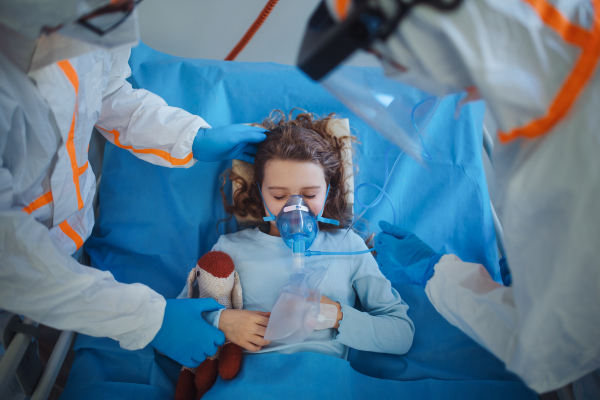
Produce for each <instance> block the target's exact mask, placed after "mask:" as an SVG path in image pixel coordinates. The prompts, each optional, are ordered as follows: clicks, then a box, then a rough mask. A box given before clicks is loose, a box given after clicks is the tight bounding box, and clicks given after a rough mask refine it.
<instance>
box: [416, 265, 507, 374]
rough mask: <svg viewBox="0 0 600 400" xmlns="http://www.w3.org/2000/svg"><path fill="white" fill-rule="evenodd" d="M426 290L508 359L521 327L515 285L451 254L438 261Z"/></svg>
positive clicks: (456, 321)
mask: <svg viewBox="0 0 600 400" xmlns="http://www.w3.org/2000/svg"><path fill="white" fill-rule="evenodd" d="M425 293H427V296H428V297H429V300H430V301H431V303H432V304H433V306H434V307H435V309H436V310H437V311H438V312H439V313H440V314H442V316H443V317H444V318H446V319H447V320H448V322H450V323H451V324H452V325H454V326H456V327H458V328H460V329H461V330H462V331H463V332H465V333H466V334H467V335H469V336H470V337H471V338H472V339H473V340H475V341H476V342H477V343H479V344H480V345H482V346H483V347H485V348H486V349H488V350H489V351H491V352H492V353H493V354H494V355H495V356H496V357H498V358H499V359H501V360H502V361H504V362H506V359H507V351H508V347H509V341H510V339H511V337H512V335H513V334H514V333H515V331H516V327H517V313H516V308H515V303H514V299H513V294H512V288H509V287H505V286H502V285H500V284H499V283H497V282H496V281H494V280H493V279H492V278H491V276H490V274H489V273H488V272H487V270H486V269H485V267H484V266H483V265H480V264H472V263H465V262H462V261H461V260H460V258H458V257H457V256H455V255H453V254H447V255H444V256H443V257H442V258H441V259H440V261H439V262H438V263H437V264H436V266H435V273H434V274H433V277H432V278H431V279H430V280H429V282H427V286H425Z"/></svg>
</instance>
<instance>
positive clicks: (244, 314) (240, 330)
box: [219, 310, 271, 351]
mask: <svg viewBox="0 0 600 400" xmlns="http://www.w3.org/2000/svg"><path fill="white" fill-rule="evenodd" d="M270 315H271V313H270V312H268V313H265V312H261V311H250V310H223V311H222V312H221V318H220V319H219V329H220V330H221V331H223V333H224V334H225V338H226V339H227V340H229V341H230V342H232V343H235V344H237V345H238V346H240V347H243V348H244V349H246V350H248V351H259V350H260V349H262V347H263V346H266V345H268V344H269V343H271V342H270V341H269V340H265V339H264V336H265V332H266V330H267V324H268V323H269V316H270Z"/></svg>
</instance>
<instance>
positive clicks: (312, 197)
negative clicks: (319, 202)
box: [304, 194, 317, 199]
mask: <svg viewBox="0 0 600 400" xmlns="http://www.w3.org/2000/svg"><path fill="white" fill-rule="evenodd" d="M316 196H317V195H316V194H313V195H312V196H307V195H304V197H306V198H307V199H314V198H315V197H316Z"/></svg>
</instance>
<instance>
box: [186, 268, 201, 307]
mask: <svg viewBox="0 0 600 400" xmlns="http://www.w3.org/2000/svg"><path fill="white" fill-rule="evenodd" d="M198 275H200V268H198V264H196V266H195V267H194V268H193V269H192V270H191V271H190V274H189V275H188V279H187V289H188V299H191V298H192V296H193V294H194V282H196V279H198Z"/></svg>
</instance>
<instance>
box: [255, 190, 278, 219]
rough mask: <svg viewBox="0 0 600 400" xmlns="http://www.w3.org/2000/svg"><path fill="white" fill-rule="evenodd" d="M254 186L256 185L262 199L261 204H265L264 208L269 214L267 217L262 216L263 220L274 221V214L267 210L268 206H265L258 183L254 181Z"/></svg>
mask: <svg viewBox="0 0 600 400" xmlns="http://www.w3.org/2000/svg"><path fill="white" fill-rule="evenodd" d="M256 186H258V193H260V198H261V199H262V201H263V204H264V205H265V208H266V209H267V212H268V213H269V215H270V216H269V217H263V221H265V222H269V221H275V216H274V215H273V214H271V210H269V207H268V206H267V203H266V202H265V198H264V197H263V194H262V190H260V185H259V183H258V182H256Z"/></svg>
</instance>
